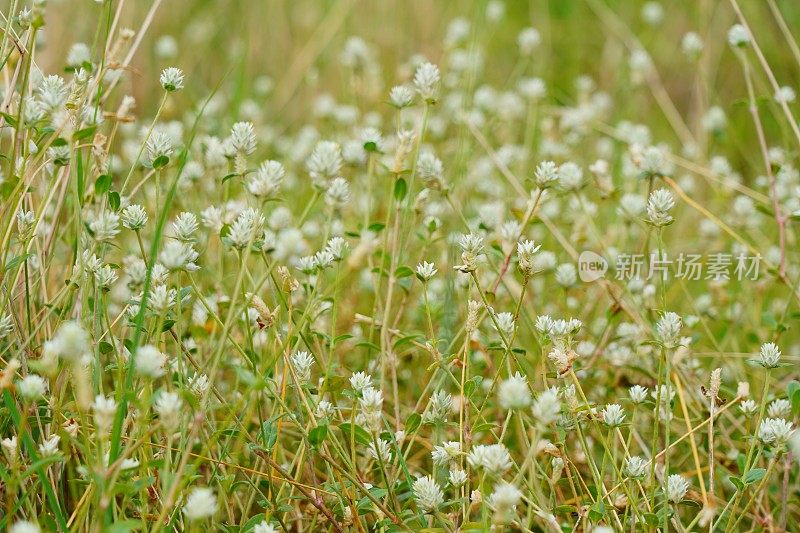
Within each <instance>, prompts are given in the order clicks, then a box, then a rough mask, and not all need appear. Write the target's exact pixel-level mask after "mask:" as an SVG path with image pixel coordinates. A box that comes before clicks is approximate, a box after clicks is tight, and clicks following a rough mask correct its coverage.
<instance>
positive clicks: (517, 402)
mask: <svg viewBox="0 0 800 533" xmlns="http://www.w3.org/2000/svg"><path fill="white" fill-rule="evenodd" d="M497 396H498V398H499V400H500V405H501V406H502V407H503V409H523V408H525V407H528V406H529V405H530V404H531V392H530V388H529V387H528V380H527V379H526V378H525V377H524V376H523V375H521V374H520V373H519V372H517V373H516V374H514V375H513V376H511V377H510V378H508V379H506V380H504V381H503V382H501V383H500V386H499V387H498V389H497Z"/></svg>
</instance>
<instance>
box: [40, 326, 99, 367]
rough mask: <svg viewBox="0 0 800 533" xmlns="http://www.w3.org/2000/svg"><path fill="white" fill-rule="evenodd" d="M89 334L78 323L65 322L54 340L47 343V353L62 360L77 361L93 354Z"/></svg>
mask: <svg viewBox="0 0 800 533" xmlns="http://www.w3.org/2000/svg"><path fill="white" fill-rule="evenodd" d="M89 341H90V339H89V333H87V332H86V330H85V329H83V328H82V327H81V325H80V324H78V323H77V322H64V323H63V324H61V326H59V328H58V330H57V331H56V334H55V336H53V338H52V340H50V341H48V342H47V343H45V347H44V349H45V352H49V353H52V354H53V355H55V356H57V357H60V358H62V359H67V360H70V361H77V360H79V359H80V358H82V357H83V356H84V355H86V354H87V353H90V352H91V347H90V344H89Z"/></svg>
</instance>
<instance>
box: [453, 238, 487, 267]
mask: <svg viewBox="0 0 800 533" xmlns="http://www.w3.org/2000/svg"><path fill="white" fill-rule="evenodd" d="M458 245H459V246H460V247H461V260H462V261H464V265H462V266H461V267H456V268H458V269H459V270H462V271H464V272H471V271H474V270H475V269H476V268H477V260H478V256H479V255H481V253H483V237H481V236H480V235H475V234H474V233H470V234H468V235H461V236H460V237H459V238H458Z"/></svg>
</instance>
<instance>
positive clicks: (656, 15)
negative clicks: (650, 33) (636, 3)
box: [642, 2, 664, 26]
mask: <svg viewBox="0 0 800 533" xmlns="http://www.w3.org/2000/svg"><path fill="white" fill-rule="evenodd" d="M642 19H644V21H645V22H647V23H648V24H650V25H651V26H657V25H659V24H660V23H661V21H662V20H664V7H663V6H662V5H661V4H660V3H658V2H647V3H646V4H645V5H643V6H642Z"/></svg>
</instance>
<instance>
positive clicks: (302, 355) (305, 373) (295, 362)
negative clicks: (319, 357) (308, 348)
mask: <svg viewBox="0 0 800 533" xmlns="http://www.w3.org/2000/svg"><path fill="white" fill-rule="evenodd" d="M291 361H292V369H293V370H294V373H295V375H296V376H297V381H298V382H299V384H300V385H306V384H308V382H309V381H311V367H312V366H314V358H313V357H312V356H311V354H310V353H308V352H305V351H300V352H296V353H295V354H293V355H292V357H291Z"/></svg>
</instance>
